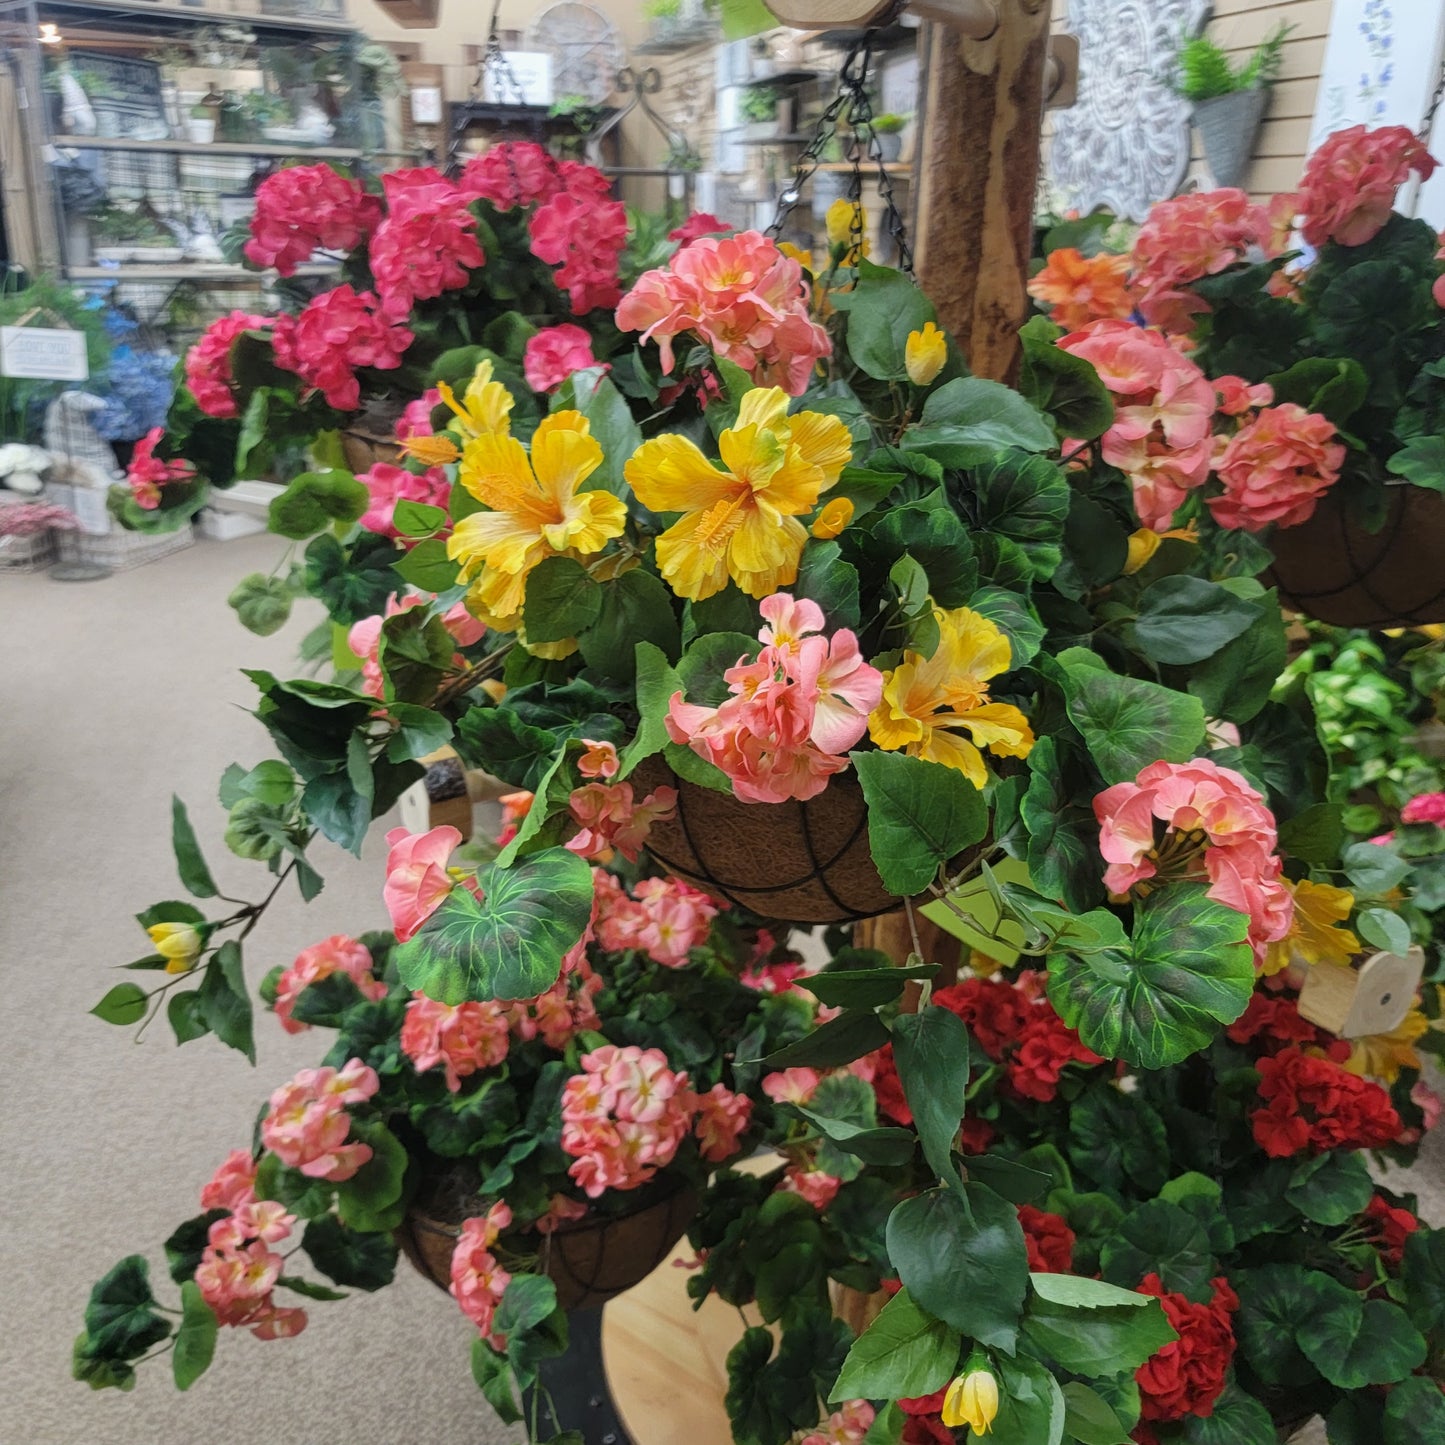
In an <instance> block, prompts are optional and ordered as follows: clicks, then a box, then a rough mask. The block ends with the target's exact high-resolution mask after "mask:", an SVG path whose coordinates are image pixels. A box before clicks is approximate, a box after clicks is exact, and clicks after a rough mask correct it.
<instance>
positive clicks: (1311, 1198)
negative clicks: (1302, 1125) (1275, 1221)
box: [1284, 1152, 1375, 1226]
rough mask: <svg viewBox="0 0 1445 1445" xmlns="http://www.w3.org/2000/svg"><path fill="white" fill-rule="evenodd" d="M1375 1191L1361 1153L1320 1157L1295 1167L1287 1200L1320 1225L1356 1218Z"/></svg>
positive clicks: (1336, 1223) (1320, 1155)
mask: <svg viewBox="0 0 1445 1445" xmlns="http://www.w3.org/2000/svg"><path fill="white" fill-rule="evenodd" d="M1374 1192H1375V1186H1374V1182H1373V1181H1372V1180H1371V1178H1370V1171H1369V1169H1368V1168H1366V1167H1365V1161H1364V1159H1363V1158H1362V1157H1361V1156H1360V1155H1358V1154H1345V1153H1338V1152H1337V1153H1329V1154H1317V1155H1316V1156H1315V1157H1314V1158H1313V1159H1306V1160H1304V1162H1303V1163H1301V1164H1298V1165H1296V1166H1295V1170H1294V1173H1293V1174H1292V1175H1291V1176H1290V1182H1289V1187H1288V1188H1287V1189H1286V1190H1285V1192H1284V1197H1285V1198H1286V1199H1287V1200H1289V1202H1290V1203H1291V1204H1293V1205H1294V1207H1295V1208H1296V1209H1298V1210H1299V1212H1300V1213H1301V1214H1303V1215H1304V1217H1305V1218H1306V1219H1312V1220H1314V1222H1315V1223H1316V1224H1324V1225H1331V1226H1333V1225H1338V1224H1343V1223H1344V1222H1345V1221H1346V1220H1347V1219H1353V1218H1354V1217H1355V1215H1357V1214H1359V1213H1360V1212H1361V1211H1362V1210H1363V1209H1364V1208H1365V1206H1366V1205H1367V1204H1368V1203H1369V1202H1370V1197H1371V1195H1373V1194H1374Z"/></svg>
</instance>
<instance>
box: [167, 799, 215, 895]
mask: <svg viewBox="0 0 1445 1445" xmlns="http://www.w3.org/2000/svg"><path fill="white" fill-rule="evenodd" d="M171 848H172V850H173V851H174V853H175V855H176V871H177V872H178V873H179V874H180V877H181V882H182V884H184V886H185V888H186V890H187V892H189V893H192V894H194V895H195V896H196V897H197V898H214V897H215V896H216V883H215V880H214V879H213V878H212V877H211V870H210V869H209V868H207V867H206V860H205V858H204V857H203V856H202V855H201V845H200V844H199V843H197V842H196V833H195V829H194V828H192V827H191V820H190V817H189V815H188V814H187V813H186V805H185V804H184V803H183V802H181V800H180V799H179V798H178V797H176V795H175V794H174V793H173V794H171Z"/></svg>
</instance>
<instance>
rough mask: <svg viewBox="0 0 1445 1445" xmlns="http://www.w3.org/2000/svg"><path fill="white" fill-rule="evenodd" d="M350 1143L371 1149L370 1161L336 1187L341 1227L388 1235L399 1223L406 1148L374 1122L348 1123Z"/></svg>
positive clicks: (402, 1201)
mask: <svg viewBox="0 0 1445 1445" xmlns="http://www.w3.org/2000/svg"><path fill="white" fill-rule="evenodd" d="M348 1137H349V1138H350V1139H351V1140H353V1141H356V1142H358V1143H362V1144H369V1145H370V1146H371V1158H370V1159H368V1160H367V1161H366V1163H365V1164H363V1165H362V1166H361V1168H360V1169H359V1170H357V1172H356V1173H355V1174H353V1175H352V1176H351V1178H350V1179H347V1180H344V1181H343V1182H342V1183H340V1184H338V1185H337V1186H336V1211H337V1217H338V1218H339V1219H340V1221H341V1223H342V1224H344V1225H346V1226H347V1227H348V1228H349V1229H354V1230H356V1231H357V1232H359V1233H362V1234H371V1233H380V1232H382V1231H383V1230H386V1231H390V1230H392V1229H395V1228H396V1227H397V1225H399V1224H400V1223H401V1215H402V1206H403V1204H404V1202H405V1201H404V1195H403V1192H402V1191H403V1185H404V1182H405V1178H406V1167H407V1161H408V1155H407V1152H406V1146H405V1145H403V1144H402V1142H401V1141H400V1140H399V1139H398V1138H397V1137H396V1135H395V1134H393V1133H392V1132H391V1130H390V1129H388V1128H387V1127H386V1125H385V1124H383V1123H381V1122H380V1120H377V1119H357V1118H353V1119H352V1121H351V1133H350V1135H349V1136H348Z"/></svg>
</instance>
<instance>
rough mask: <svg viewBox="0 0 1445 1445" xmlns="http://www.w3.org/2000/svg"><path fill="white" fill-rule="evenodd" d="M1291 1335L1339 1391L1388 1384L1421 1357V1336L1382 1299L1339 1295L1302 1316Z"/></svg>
mask: <svg viewBox="0 0 1445 1445" xmlns="http://www.w3.org/2000/svg"><path fill="white" fill-rule="evenodd" d="M1297 1338H1298V1340H1299V1347H1300V1349H1301V1350H1302V1351H1303V1352H1304V1354H1305V1356H1306V1358H1307V1359H1308V1360H1309V1361H1310V1362H1311V1363H1312V1364H1313V1365H1314V1366H1315V1368H1316V1369H1318V1370H1319V1372H1320V1374H1322V1375H1323V1376H1324V1377H1325V1379H1327V1380H1328V1381H1329V1382H1330V1383H1331V1384H1332V1385H1338V1386H1339V1387H1340V1389H1342V1390H1362V1389H1364V1388H1365V1386H1366V1385H1393V1384H1394V1383H1395V1382H1396V1381H1397V1380H1403V1379H1404V1378H1405V1377H1406V1376H1407V1375H1408V1374H1410V1372H1411V1371H1412V1370H1415V1369H1416V1368H1418V1366H1420V1365H1421V1364H1423V1363H1424V1360H1425V1339H1424V1336H1423V1335H1421V1334H1420V1332H1419V1331H1418V1330H1417V1329H1416V1328H1415V1327H1414V1326H1413V1325H1412V1324H1411V1323H1410V1320H1409V1317H1408V1316H1407V1315H1406V1313H1405V1311H1404V1310H1402V1309H1401V1308H1400V1306H1399V1305H1396V1304H1391V1303H1389V1302H1388V1301H1387V1300H1366V1301H1365V1302H1364V1303H1363V1304H1361V1302H1360V1301H1359V1299H1358V1298H1357V1297H1356V1296H1354V1295H1350V1297H1349V1301H1348V1302H1346V1300H1345V1299H1344V1298H1343V1297H1342V1298H1340V1299H1339V1300H1338V1301H1337V1302H1335V1303H1334V1304H1333V1305H1332V1306H1331V1307H1330V1308H1328V1309H1325V1310H1323V1311H1320V1312H1319V1313H1316V1314H1311V1315H1310V1316H1309V1317H1308V1318H1307V1319H1305V1320H1304V1321H1303V1322H1302V1323H1301V1325H1300V1327H1299V1331H1298V1335H1297Z"/></svg>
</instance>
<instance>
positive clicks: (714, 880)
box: [632, 757, 972, 923]
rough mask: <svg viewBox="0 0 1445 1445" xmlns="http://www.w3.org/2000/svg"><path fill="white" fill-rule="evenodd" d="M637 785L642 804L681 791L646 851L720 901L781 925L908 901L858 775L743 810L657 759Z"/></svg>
mask: <svg viewBox="0 0 1445 1445" xmlns="http://www.w3.org/2000/svg"><path fill="white" fill-rule="evenodd" d="M632 784H633V788H634V790H635V791H636V793H637V795H638V796H639V797H643V796H645V795H646V794H647V793H649V792H651V791H652V790H653V789H654V788H656V787H658V786H660V785H666V786H668V787H672V788H676V789H677V812H676V814H675V816H674V817H673V818H671V819H670V820H669V821H667V822H665V823H654V824H653V825H652V831H651V832H650V833H649V834H648V836H647V850H648V852H649V853H651V855H652V856H653V857H654V858H655V859H656V860H657V861H658V862H659V863H661V864H662V866H663V867H664V868H666V869H668V871H669V872H672V873H676V874H677V875H678V876H679V877H681V878H685V879H687V881H688V882H689V883H695V884H697V886H698V887H699V888H703V889H706V891H707V892H709V893H711V894H712V895H713V896H714V897H716V898H724V899H727V900H728V901H729V902H730V903H734V904H736V905H737V906H738V907H739V908H746V909H749V910H750V911H752V912H753V913H757V914H760V915H761V916H762V917H764V918H775V919H778V920H779V921H780V922H783V923H843V922H848V921H856V920H858V919H862V918H876V917H877V916H878V915H879V914H880V913H891V912H892V911H893V910H894V909H895V908H898V907H899V906H900V904H901V902H902V900H901V899H900V898H899V897H898V896H897V894H894V893H890V892H889V891H888V890H887V889H886V888H885V887H884V886H883V881H882V879H880V878H879V876H878V870H877V868H876V867H874V865H873V856H872V854H871V852H870V851H869V847H868V810H867V808H866V807H865V806H864V802H863V789H862V787H861V786H860V785H859V783H858V779H857V778H856V777H855V776H854V775H853V774H852V773H851V772H848V773H841V774H839V775H838V776H837V777H835V778H833V779H831V780H830V781H829V783H828V786H827V787H826V788H824V789H823V791H822V792H821V793H819V794H818V796H817V797H816V798H810V799H809V800H808V801H807V802H806V803H799V802H786V803H743V802H739V801H738V799H736V798H734V797H733V796H732V795H731V794H730V793H718V792H714V791H713V790H712V789H711V788H704V787H701V786H700V785H698V784H696V783H689V782H688V781H687V780H686V779H683V778H679V777H677V776H676V775H675V774H674V773H673V771H672V769H671V768H669V767H668V766H667V765H666V764H665V763H664V762H663V761H662V760H661V759H660V758H656V757H653V758H648V759H646V760H645V761H644V762H643V763H641V764H640V765H639V766H638V768H637V770H636V772H635V773H634V774H633V775H632ZM963 856H964V857H965V858H968V857H970V856H972V854H971V853H968V854H965V855H963Z"/></svg>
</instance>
